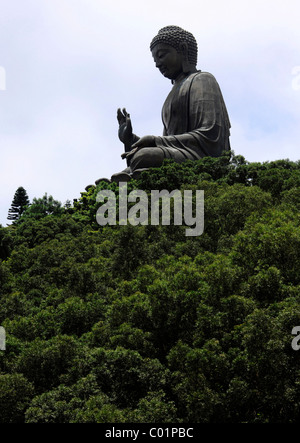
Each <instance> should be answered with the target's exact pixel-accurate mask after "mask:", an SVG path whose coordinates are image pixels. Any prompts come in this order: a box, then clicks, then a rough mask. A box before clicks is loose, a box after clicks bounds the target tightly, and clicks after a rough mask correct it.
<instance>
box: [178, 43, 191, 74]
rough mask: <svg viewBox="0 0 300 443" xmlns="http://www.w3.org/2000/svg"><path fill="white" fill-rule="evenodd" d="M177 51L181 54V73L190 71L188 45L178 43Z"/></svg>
mask: <svg viewBox="0 0 300 443" xmlns="http://www.w3.org/2000/svg"><path fill="white" fill-rule="evenodd" d="M179 51H180V53H181V54H182V71H183V72H185V73H187V72H189V71H190V69H191V64H190V62H189V57H188V45H187V43H186V42H183V43H180V45H179Z"/></svg>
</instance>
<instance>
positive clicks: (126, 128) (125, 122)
mask: <svg viewBox="0 0 300 443" xmlns="http://www.w3.org/2000/svg"><path fill="white" fill-rule="evenodd" d="M117 119H118V122H119V131H118V135H119V139H120V140H121V142H122V143H124V145H125V146H126V147H130V146H131V144H132V141H133V134H132V124H131V119H130V114H128V112H127V111H126V109H125V108H123V110H121V109H120V108H119V109H118V111H117Z"/></svg>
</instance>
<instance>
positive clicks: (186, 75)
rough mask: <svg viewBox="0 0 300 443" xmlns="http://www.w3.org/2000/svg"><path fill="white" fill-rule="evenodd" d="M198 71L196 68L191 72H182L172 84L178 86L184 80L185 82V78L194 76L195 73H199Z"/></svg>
mask: <svg viewBox="0 0 300 443" xmlns="http://www.w3.org/2000/svg"><path fill="white" fill-rule="evenodd" d="M197 71H198V70H197V69H196V68H193V69H191V70H189V71H188V72H181V73H180V74H179V75H178V77H176V78H175V80H172V84H173V85H174V84H177V83H180V82H182V80H184V79H185V78H187V77H189V76H190V75H191V74H194V73H195V72H197Z"/></svg>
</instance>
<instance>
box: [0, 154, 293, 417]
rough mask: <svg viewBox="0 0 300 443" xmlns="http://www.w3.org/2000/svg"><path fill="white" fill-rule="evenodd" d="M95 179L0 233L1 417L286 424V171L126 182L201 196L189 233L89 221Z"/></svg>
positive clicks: (276, 166) (198, 173)
mask: <svg viewBox="0 0 300 443" xmlns="http://www.w3.org/2000/svg"><path fill="white" fill-rule="evenodd" d="M101 189H110V190H112V191H114V192H115V193H116V195H118V191H119V189H118V186H117V185H116V184H114V183H112V184H107V183H105V182H101V183H100V184H99V185H98V186H97V187H90V188H89V189H88V191H85V192H82V194H81V196H80V197H78V199H77V201H74V202H73V205H71V206H70V205H68V207H65V208H62V207H58V206H56V209H55V210H53V211H46V210H43V208H44V207H43V206H42V199H40V200H36V203H35V206H34V205H32V206H29V207H28V208H27V209H26V210H25V212H24V213H23V214H22V216H21V217H20V219H19V220H17V221H16V222H15V223H13V224H12V225H11V226H8V227H1V228H0V325H1V326H2V327H4V328H5V331H6V350H4V351H0V422H2V423H8V422H10V423H22V422H26V423H88V422H89V423H101V422H105V423H114V422H119V423H120V422H130V423H142V422H149V423H155V422H157V423H168V422H172V423H188V422H190V423H222V422H228V423H238V422H245V423H253V422H257V423H268V422H283V423H286V422H291V423H293V422H298V421H299V418H300V365H299V361H300V352H297V351H295V350H294V349H293V348H292V346H291V344H292V340H293V339H294V338H295V337H294V336H293V335H292V329H293V328H294V327H295V326H298V325H300V303H299V302H300V214H299V209H300V162H291V161H289V160H278V161H274V162H266V163H249V162H247V161H246V160H245V159H244V158H243V157H241V156H235V155H234V154H233V153H229V154H227V155H224V156H223V157H220V158H217V159H214V158H204V159H202V160H200V161H198V162H186V163H184V164H181V165H178V164H175V163H172V162H171V161H168V162H166V163H165V165H164V166H162V167H161V168H157V169H154V170H153V171H151V173H149V172H145V173H143V175H142V176H141V177H140V179H139V180H135V181H132V182H130V184H128V192H130V191H131V190H133V189H141V190H146V191H148V192H150V191H151V190H154V189H159V190H161V189H166V190H169V191H171V190H175V189H180V190H181V191H184V190H192V191H196V190H204V196H205V226H204V232H203V234H202V235H200V236H197V237H187V236H186V235H185V226H174V225H173V224H171V225H170V226H163V225H159V226H151V225H150V224H149V225H145V226H140V225H139V226H132V225H131V224H128V225H126V226H120V225H118V224H117V225H115V226H109V225H107V226H104V227H102V226H100V225H98V224H97V222H96V212H97V208H98V207H99V203H97V200H96V197H97V193H98V192H99V190H101Z"/></svg>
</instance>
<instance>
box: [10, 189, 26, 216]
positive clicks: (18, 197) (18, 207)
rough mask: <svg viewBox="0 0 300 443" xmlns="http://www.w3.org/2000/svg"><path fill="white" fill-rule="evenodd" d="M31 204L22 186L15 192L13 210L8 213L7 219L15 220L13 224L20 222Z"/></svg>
mask: <svg viewBox="0 0 300 443" xmlns="http://www.w3.org/2000/svg"><path fill="white" fill-rule="evenodd" d="M29 204H30V201H29V198H28V195H27V192H26V190H25V189H24V188H23V187H22V186H20V187H19V188H18V189H17V190H16V192H15V195H14V198H13V201H12V204H11V208H10V209H9V211H8V217H7V219H8V220H13V223H14V222H16V221H17V220H19V218H20V217H21V216H22V214H23V212H24V211H25V210H26V208H27V207H28V206H29Z"/></svg>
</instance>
